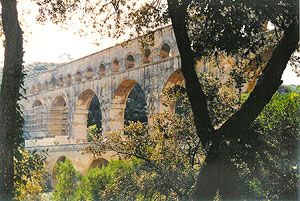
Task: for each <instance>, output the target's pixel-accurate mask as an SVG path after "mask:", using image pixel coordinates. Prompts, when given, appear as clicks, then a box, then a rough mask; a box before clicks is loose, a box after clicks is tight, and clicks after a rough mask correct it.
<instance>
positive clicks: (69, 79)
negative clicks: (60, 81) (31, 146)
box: [66, 74, 72, 86]
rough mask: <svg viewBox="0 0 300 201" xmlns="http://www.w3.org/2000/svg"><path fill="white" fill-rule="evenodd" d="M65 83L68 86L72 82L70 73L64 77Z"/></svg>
mask: <svg viewBox="0 0 300 201" xmlns="http://www.w3.org/2000/svg"><path fill="white" fill-rule="evenodd" d="M66 82H67V85H68V86H70V85H71V83H72V76H71V75H70V74H68V75H67V79H66Z"/></svg>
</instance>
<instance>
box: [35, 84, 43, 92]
mask: <svg viewBox="0 0 300 201" xmlns="http://www.w3.org/2000/svg"><path fill="white" fill-rule="evenodd" d="M36 91H37V92H41V91H42V85H41V83H38V85H37V86H36Z"/></svg>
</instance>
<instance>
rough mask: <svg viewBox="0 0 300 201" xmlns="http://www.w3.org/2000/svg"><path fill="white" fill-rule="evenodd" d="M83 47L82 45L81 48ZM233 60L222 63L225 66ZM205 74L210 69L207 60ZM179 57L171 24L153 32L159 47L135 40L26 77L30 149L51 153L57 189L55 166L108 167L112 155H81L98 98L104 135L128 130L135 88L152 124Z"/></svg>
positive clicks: (172, 80) (23, 104) (203, 67)
mask: <svg viewBox="0 0 300 201" xmlns="http://www.w3.org/2000/svg"><path fill="white" fill-rule="evenodd" d="M79 48H80V47H79ZM232 62H233V61H232V60H230V59H224V61H223V64H222V65H224V66H225V67H226V66H229V68H228V69H230V65H231V64H232ZM199 66H200V67H199V68H200V69H201V70H203V71H212V70H213V69H212V67H211V66H210V65H209V64H208V63H206V64H205V62H202V63H201V64H200V65H199ZM179 68H180V56H179V53H178V49H177V45H176V41H175V37H174V34H173V30H172V28H171V26H169V27H166V28H164V29H163V30H161V31H157V32H156V33H155V46H154V47H151V48H149V49H145V50H143V51H141V48H140V44H139V42H138V40H137V39H135V40H131V41H129V42H128V44H127V45H126V46H125V47H123V46H121V45H117V46H114V47H111V48H108V49H105V50H102V51H100V52H96V53H94V54H92V55H89V56H86V57H83V58H81V59H78V60H75V61H72V62H70V63H68V64H65V65H63V66H61V67H57V68H56V69H54V70H52V71H49V72H44V73H41V74H38V75H35V76H34V75H32V76H28V77H27V78H26V79H25V88H26V97H27V99H26V100H25V99H24V100H22V101H21V102H20V104H21V107H22V108H23V110H24V118H25V126H24V133H25V135H26V137H27V140H26V147H28V148H29V149H33V148H34V147H37V148H38V149H49V159H48V169H49V173H50V174H51V175H52V185H55V172H54V171H53V168H54V165H55V163H57V162H59V161H61V160H64V158H65V157H68V158H69V159H71V161H72V163H73V165H74V167H75V168H76V169H77V170H79V171H80V172H81V173H83V174H84V173H86V172H87V171H88V169H89V168H91V167H95V166H97V165H98V166H101V165H103V164H105V163H107V162H108V161H109V160H110V159H111V157H112V153H109V152H108V153H107V154H105V155H103V156H101V157H100V158H94V157H93V156H92V155H90V154H86V153H85V154H84V155H83V153H82V151H80V150H81V148H82V147H84V146H85V145H86V139H87V116H88V108H89V105H90V102H91V100H92V98H93V96H94V95H96V96H97V97H98V100H99V102H100V107H101V108H100V109H101V113H102V129H103V131H108V130H113V129H120V128H123V126H124V110H125V106H126V100H127V97H128V95H129V93H130V91H131V89H132V88H133V87H134V86H135V84H139V85H140V86H141V88H142V90H143V92H144V95H145V99H146V103H147V112H148V118H149V121H151V116H152V115H153V114H155V113H157V112H159V111H161V110H162V109H163V107H164V106H163V105H162V104H161V101H162V97H161V92H162V91H163V90H164V89H165V88H166V87H167V86H170V85H173V84H178V83H180V82H181V81H182V75H181V73H180V72H179V70H178V69H179Z"/></svg>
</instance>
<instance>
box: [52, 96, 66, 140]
mask: <svg viewBox="0 0 300 201" xmlns="http://www.w3.org/2000/svg"><path fill="white" fill-rule="evenodd" d="M48 132H49V137H55V136H61V135H67V134H68V108H67V105H66V101H65V99H64V98H63V97H62V96H57V97H56V98H55V99H54V101H53V102H52V106H51V108H50V111H49V131H48Z"/></svg>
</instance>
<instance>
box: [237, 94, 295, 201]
mask: <svg viewBox="0 0 300 201" xmlns="http://www.w3.org/2000/svg"><path fill="white" fill-rule="evenodd" d="M299 114H300V95H299V90H298V91H294V92H293V91H289V92H288V93H286V94H282V95H280V94H279V93H278V92H277V93H276V94H275V95H274V96H273V98H272V100H271V101H270V103H269V104H267V105H266V107H265V108H264V110H263V111H262V113H261V114H260V115H259V116H258V118H257V119H256V120H255V122H254V123H253V126H252V128H251V130H249V131H248V132H247V133H245V135H246V136H248V137H249V138H250V137H251V138H252V142H250V141H249V143H248V144H247V145H246V146H245V147H239V149H238V150H239V153H238V154H237V155H236V160H238V161H239V162H238V163H239V165H238V166H239V167H241V168H242V170H243V171H242V174H241V175H242V177H243V178H244V179H245V180H246V181H247V182H248V184H249V185H250V189H251V191H254V192H256V193H257V195H258V196H259V197H256V199H258V198H260V199H267V200H296V199H297V198H298V192H299V176H300V175H299V167H298V166H299V165H298V162H299V147H298V146H299V142H300V141H299V140H300V139H299V138H300V131H299V125H300V116H299Z"/></svg>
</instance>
